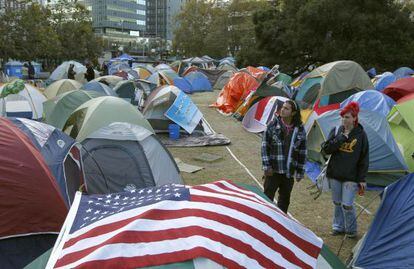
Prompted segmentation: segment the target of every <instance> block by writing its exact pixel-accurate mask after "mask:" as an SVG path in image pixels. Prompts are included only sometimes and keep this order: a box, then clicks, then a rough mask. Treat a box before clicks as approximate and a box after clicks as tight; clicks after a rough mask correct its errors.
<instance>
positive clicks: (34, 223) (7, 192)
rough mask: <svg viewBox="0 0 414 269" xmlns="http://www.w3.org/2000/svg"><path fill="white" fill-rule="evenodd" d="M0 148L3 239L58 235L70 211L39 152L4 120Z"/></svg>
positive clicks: (0, 122) (0, 121) (0, 125)
mask: <svg viewBox="0 0 414 269" xmlns="http://www.w3.org/2000/svg"><path fill="white" fill-rule="evenodd" d="M0 144H1V145H2V146H1V147H0V151H1V153H0V163H1V164H2V165H1V166H0V192H1V195H0V197H1V198H0V238H5V237H11V236H18V235H23V234H31V233H50V232H59V231H60V227H61V225H62V224H63V221H64V220H65V217H66V214H67V210H68V209H67V205H66V204H65V201H64V199H63V197H62V195H61V194H60V190H59V186H58V184H57V182H56V180H55V178H54V176H53V174H52V172H51V171H50V169H49V167H48V165H47V163H46V162H45V160H44V158H43V156H42V154H41V153H40V152H39V150H38V148H37V147H36V146H35V145H34V144H33V143H32V141H31V140H30V139H29V137H28V136H26V135H25V134H24V133H23V132H21V131H20V129H19V128H18V127H16V126H15V125H14V124H13V123H12V122H10V120H8V119H5V118H0ZM45 209H47V210H45ZM28 220H30V221H28Z"/></svg>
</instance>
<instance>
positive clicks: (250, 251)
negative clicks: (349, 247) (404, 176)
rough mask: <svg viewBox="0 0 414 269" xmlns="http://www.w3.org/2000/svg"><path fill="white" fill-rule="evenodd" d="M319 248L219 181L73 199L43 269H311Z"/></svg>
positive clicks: (310, 236) (270, 208) (255, 198)
mask: <svg viewBox="0 0 414 269" xmlns="http://www.w3.org/2000/svg"><path fill="white" fill-rule="evenodd" d="M321 248H322V240H321V239H320V238H318V237H317V236H316V235H315V234H314V233H312V232H311V231H310V230H308V229H307V228H305V227H304V226H302V225H301V224H300V223H298V222H297V221H295V220H294V219H292V218H290V217H289V216H287V215H285V214H284V213H283V212H282V211H280V210H279V209H278V208H277V207H276V206H274V205H273V204H271V203H269V202H267V201H266V200H265V199H263V198H262V197H260V196H259V195H257V194H255V193H253V192H251V191H248V190H246V189H244V188H241V187H239V186H237V185H236V184H234V183H232V182H231V181H226V180H221V181H217V182H213V183H209V184H204V185H199V186H194V187H187V186H183V185H175V184H172V185H165V186H162V187H155V188H146V189H141V190H131V191H129V192H123V193H115V194H107V195H85V194H80V193H77V196H76V198H75V202H74V203H73V205H72V208H71V210H70V212H69V215H68V218H67V219H66V222H65V224H64V227H63V228H62V231H61V234H60V236H59V238H58V242H57V243H56V246H55V248H54V249H53V251H52V255H51V258H50V260H49V263H48V268H138V267H146V266H156V265H162V264H168V263H176V262H182V261H187V260H192V259H195V258H198V257H204V258H207V259H210V260H213V261H214V262H216V263H218V264H221V265H223V266H225V267H227V268H314V267H315V266H316V261H317V258H318V255H319V252H320V250H321Z"/></svg>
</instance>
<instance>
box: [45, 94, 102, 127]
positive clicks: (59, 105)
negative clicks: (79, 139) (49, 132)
mask: <svg viewBox="0 0 414 269" xmlns="http://www.w3.org/2000/svg"><path fill="white" fill-rule="evenodd" d="M100 96H103V94H101V93H99V92H95V91H88V92H87V91H82V90H74V91H69V92H66V93H64V94H62V95H58V96H56V97H54V98H53V99H51V100H48V101H46V102H44V103H43V113H44V118H45V122H46V123H47V124H50V125H53V126H55V127H57V128H59V129H62V128H63V126H65V123H66V121H67V120H68V118H69V117H70V115H71V114H72V112H73V111H75V110H76V109H77V108H78V107H79V106H80V105H82V104H83V103H85V102H87V101H89V100H91V99H93V98H96V97H100Z"/></svg>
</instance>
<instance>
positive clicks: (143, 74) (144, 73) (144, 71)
mask: <svg viewBox="0 0 414 269" xmlns="http://www.w3.org/2000/svg"><path fill="white" fill-rule="evenodd" d="M133 70H135V72H137V73H138V75H139V78H140V79H147V78H148V77H149V76H151V74H152V72H151V71H150V70H149V69H148V68H146V67H144V66H138V67H135V68H133Z"/></svg>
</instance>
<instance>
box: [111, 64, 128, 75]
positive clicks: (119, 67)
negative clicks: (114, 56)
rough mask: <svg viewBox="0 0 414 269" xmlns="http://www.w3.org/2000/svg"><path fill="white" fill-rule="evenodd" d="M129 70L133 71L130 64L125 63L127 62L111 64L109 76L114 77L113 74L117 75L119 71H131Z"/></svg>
mask: <svg viewBox="0 0 414 269" xmlns="http://www.w3.org/2000/svg"><path fill="white" fill-rule="evenodd" d="M129 69H131V67H129V65H128V63H125V62H121V63H114V64H111V65H110V66H109V69H108V74H109V75H113V74H115V73H116V72H118V71H121V70H129Z"/></svg>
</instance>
